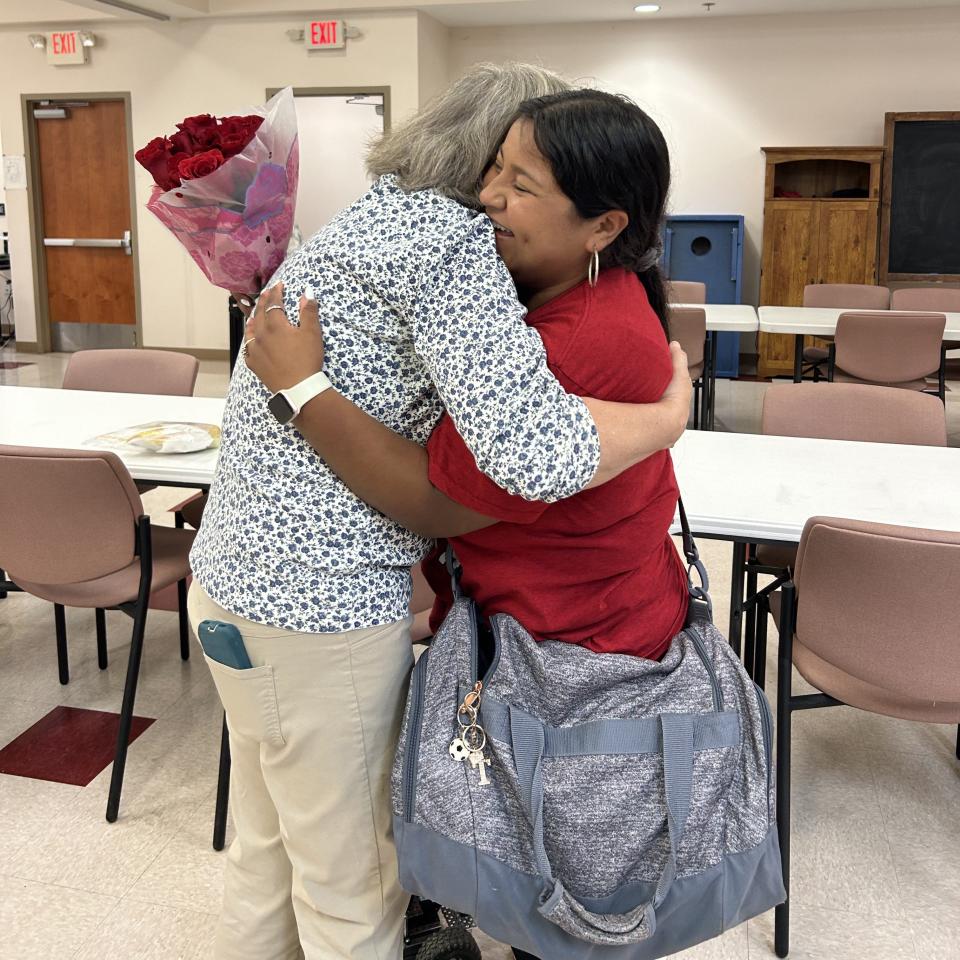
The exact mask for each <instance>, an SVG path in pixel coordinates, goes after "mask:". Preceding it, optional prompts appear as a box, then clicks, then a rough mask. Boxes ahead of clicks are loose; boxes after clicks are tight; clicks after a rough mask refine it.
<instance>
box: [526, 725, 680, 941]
mask: <svg viewBox="0 0 960 960" xmlns="http://www.w3.org/2000/svg"><path fill="white" fill-rule="evenodd" d="M659 720H660V727H661V737H662V753H663V773H664V791H665V795H666V806H667V830H668V832H669V837H670V854H669V856H668V858H667V862H666V864H665V865H664V868H663V872H662V874H661V875H660V878H659V880H658V882H657V886H656V890H655V891H654V895H653V897H652V898H651V899H650V900H648V901H646V902H645V903H641V904H639V905H638V906H636V907H634V908H633V909H632V910H629V911H627V912H626V913H599V912H595V911H593V910H590V909H589V908H588V907H586V906H585V905H584V904H583V903H582V902H581V901H580V900H578V899H577V898H576V897H574V896H573V894H571V893H570V892H569V891H568V890H567V889H566V887H565V886H564V883H563V880H562V879H561V878H559V877H555V876H554V872H553V868H552V866H551V865H550V860H549V857H548V856H547V851H546V847H545V846H544V837H543V831H544V826H543V771H542V764H543V751H544V743H545V734H544V728H543V725H542V724H541V723H540V721H538V720H537V719H535V718H534V717H531V716H530V715H529V714H526V713H524V712H523V711H512V710H511V713H510V739H511V744H512V747H513V755H514V763H515V764H516V768H517V777H518V780H519V784H520V791H521V795H522V798H523V801H524V805H525V807H526V810H527V815H528V816H529V818H530V824H531V827H532V832H533V853H534V860H535V863H536V868H537V872H538V873H539V875H540V878H541V880H542V881H543V893H542V895H541V898H540V906H539V907H538V910H539V912H540V913H541V914H542V915H543V916H544V917H545V918H546V919H548V920H550V921H551V922H552V923H555V924H557V925H558V926H560V927H562V928H563V929H564V930H566V931H567V932H568V933H570V934H572V935H573V936H575V937H578V938H579V939H581V940H585V941H588V942H590V943H601V944H606V945H610V946H614V945H616V944H627V943H639V942H641V941H643V940H647V939H648V938H650V937H651V936H653V934H654V931H655V930H656V926H657V916H656V911H657V908H658V907H659V906H660V904H661V903H663V901H664V899H665V897H666V896H667V893H668V892H669V890H670V887H671V885H672V884H673V881H674V879H675V878H676V875H677V849H678V847H679V844H680V839H681V837H682V836H683V830H684V826H685V824H686V821H687V814H688V813H689V812H690V797H691V793H692V790H693V758H694V738H695V735H696V721H697V718H696V716H694V715H685V714H661V715H660V717H659Z"/></svg>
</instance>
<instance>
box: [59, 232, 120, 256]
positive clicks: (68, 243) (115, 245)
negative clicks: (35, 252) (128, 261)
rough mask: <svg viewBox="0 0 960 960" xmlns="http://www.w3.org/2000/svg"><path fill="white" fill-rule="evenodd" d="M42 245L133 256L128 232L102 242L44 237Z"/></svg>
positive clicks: (77, 238)
mask: <svg viewBox="0 0 960 960" xmlns="http://www.w3.org/2000/svg"><path fill="white" fill-rule="evenodd" d="M43 245H44V246H45V247H107V248H109V249H111V250H122V251H123V252H124V253H125V254H126V255H127V256H128V257H130V256H133V246H132V244H131V240H130V231H129V230H124V231H123V236H122V237H120V239H119V240H113V239H108V240H102V239H98V238H95V237H44V238H43Z"/></svg>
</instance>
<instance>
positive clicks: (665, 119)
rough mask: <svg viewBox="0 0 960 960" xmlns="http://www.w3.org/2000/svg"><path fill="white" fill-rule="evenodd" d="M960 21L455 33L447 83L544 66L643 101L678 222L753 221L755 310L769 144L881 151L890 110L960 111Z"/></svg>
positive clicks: (635, 24) (716, 22)
mask: <svg viewBox="0 0 960 960" xmlns="http://www.w3.org/2000/svg"><path fill="white" fill-rule="evenodd" d="M958 49H960V10H957V9H929V10H923V11H891V12H887V13H867V12H864V13H858V14H842V15H841V14H830V15H822V14H821V15H810V16H789V17H787V16H777V17H773V16H770V17H716V18H713V19H711V18H710V17H709V16H704V17H702V18H698V19H696V20H674V21H660V22H656V21H655V20H653V19H650V18H644V19H643V20H642V21H640V20H639V19H638V20H637V21H631V22H629V23H615V24H613V23H611V24H592V25H590V24H588V25H584V24H571V25H555V26H540V27H511V28H509V29H506V28H504V29H494V28H484V29H477V28H469V29H467V28H464V29H455V30H453V31H451V52H450V68H451V77H456V76H459V75H460V74H461V73H462V72H463V71H464V70H465V69H466V68H467V67H468V66H469V65H470V64H472V63H475V62H476V61H478V60H498V61H499V60H506V59H527V60H537V61H540V62H542V63H543V64H545V65H546V66H549V67H553V68H554V69H556V70H559V71H560V72H562V73H564V74H565V75H567V76H569V77H572V78H580V79H584V80H592V79H594V78H595V80H596V81H598V82H599V85H600V86H602V87H603V88H604V89H608V90H612V91H619V92H622V93H626V94H628V95H629V96H631V97H633V99H635V100H636V101H637V102H638V103H639V104H640V106H642V107H643V108H644V109H645V110H647V111H648V112H649V113H650V114H651V115H652V116H653V117H654V118H655V119H656V120H657V121H658V123H659V124H660V125H661V127H662V128H663V131H664V134H665V135H666V137H667V140H668V142H669V144H670V147H671V154H672V160H673V192H672V198H671V204H670V207H671V211H672V212H673V213H742V214H744V215H745V216H746V227H747V234H748V238H747V244H746V255H745V263H744V294H745V299H747V300H753V302H754V303H756V296H757V292H758V289H759V273H760V264H759V250H760V238H761V228H762V221H763V155H762V153H761V152H760V148H761V147H765V146H820V145H823V146H854V145H873V144H882V143H883V120H884V112H886V111H907V110H960V66H958V64H960V59H958Z"/></svg>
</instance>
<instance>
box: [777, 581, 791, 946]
mask: <svg viewBox="0 0 960 960" xmlns="http://www.w3.org/2000/svg"><path fill="white" fill-rule="evenodd" d="M795 598H796V588H795V587H794V585H793V583H792V582H791V583H787V584H786V585H785V586H784V587H783V599H782V605H781V609H780V650H779V655H778V658H777V834H778V836H779V839H780V862H781V865H782V868H783V886H784V889H785V890H786V892H787V899H786V900H784V902H783V903H781V904H780V905H779V906H778V907H777V908H776V911H775V915H774V934H773V945H774V951H775V952H776V954H777V956H778V957H785V956H786V955H787V954H788V953H789V952H790V727H791V719H792V718H791V711H790V698H791V685H792V681H793V622H794V603H795Z"/></svg>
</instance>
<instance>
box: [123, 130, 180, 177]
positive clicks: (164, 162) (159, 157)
mask: <svg viewBox="0 0 960 960" xmlns="http://www.w3.org/2000/svg"><path fill="white" fill-rule="evenodd" d="M170 146H171V145H170V141H169V140H168V139H167V138H166V137H154V138H153V139H152V140H151V141H150V142H149V143H148V144H147V145H146V146H145V147H143V148H142V149H140V150H138V151H137V152H136V153H135V154H134V156H135V157H136V159H137V163H139V164H140V166H142V167H143V168H144V169H145V170H147V171H148V172H149V173H150V176H152V177H153V182H154V183H155V184H156V185H157V186H158V187H160V188H161V189H163V190H169V189H170V188H171V187H172V186H173V184H172V183H171V182H170V174H169V165H168V163H169V158H170ZM178 182H179V181H178Z"/></svg>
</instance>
